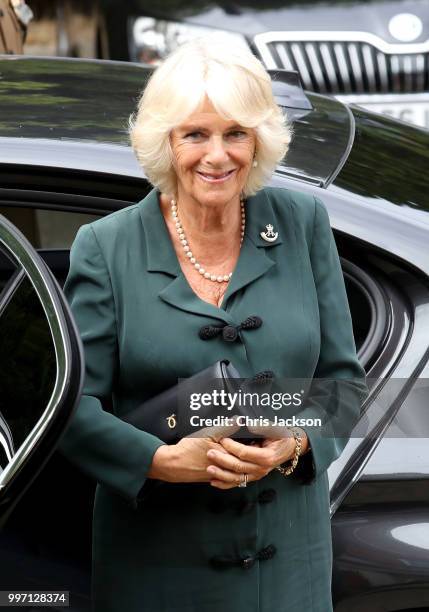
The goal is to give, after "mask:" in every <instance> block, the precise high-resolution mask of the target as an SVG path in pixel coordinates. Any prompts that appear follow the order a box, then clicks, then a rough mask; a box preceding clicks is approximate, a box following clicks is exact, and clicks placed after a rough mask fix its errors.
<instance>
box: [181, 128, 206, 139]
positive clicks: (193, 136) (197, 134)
mask: <svg viewBox="0 0 429 612" xmlns="http://www.w3.org/2000/svg"><path fill="white" fill-rule="evenodd" d="M203 136H204V134H203V133H202V132H200V131H198V130H195V131H193V132H188V133H187V134H185V138H187V139H188V140H198V139H199V138H202V137H203Z"/></svg>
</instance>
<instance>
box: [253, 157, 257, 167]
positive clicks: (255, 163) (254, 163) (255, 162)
mask: <svg viewBox="0 0 429 612" xmlns="http://www.w3.org/2000/svg"><path fill="white" fill-rule="evenodd" d="M252 166H253V167H254V168H256V167H257V166H258V160H257V159H254V160H253V164H252Z"/></svg>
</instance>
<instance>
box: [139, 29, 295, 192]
mask: <svg viewBox="0 0 429 612" xmlns="http://www.w3.org/2000/svg"><path fill="white" fill-rule="evenodd" d="M205 96H207V97H208V98H209V100H210V101H211V103H212V104H213V106H214V107H215V109H216V111H217V112H218V113H219V115H220V116H222V118H224V119H226V120H234V121H236V122H237V123H239V124H240V125H242V126H243V127H248V128H254V130H255V134H256V159H257V161H258V164H257V167H256V168H255V167H252V168H251V170H250V172H249V175H248V177H247V181H246V184H245V186H244V190H243V192H244V193H243V195H244V196H249V195H253V194H255V193H256V192H257V191H258V190H259V189H261V188H262V187H263V186H264V184H266V182H267V181H268V180H269V179H270V177H271V175H272V173H273V171H274V169H275V167H276V165H277V164H278V163H279V162H280V161H281V160H282V159H283V157H284V156H285V155H286V152H287V150H288V146H289V143H290V140H291V130H290V128H289V126H288V124H287V122H286V118H285V116H284V114H283V113H282V111H281V109H280V108H279V106H278V105H277V104H276V102H275V100H274V97H273V92H272V86H271V79H270V77H269V75H268V73H267V72H266V70H265V68H264V67H263V65H262V63H261V62H260V61H259V60H258V59H257V58H256V57H255V56H254V55H253V54H252V53H251V52H250V50H248V49H246V48H245V47H244V46H243V47H241V46H238V45H235V44H234V45H231V44H230V43H225V42H219V41H217V40H213V39H210V38H209V39H196V40H193V41H191V42H188V43H186V44H184V45H182V46H180V47H179V48H178V49H177V50H176V51H174V52H173V53H171V55H169V56H168V57H167V59H166V60H165V61H164V62H163V63H162V64H161V65H160V66H159V67H158V68H157V69H156V70H155V72H154V73H153V74H152V76H151V78H150V79H149V81H148V84H147V86H146V88H145V90H144V92H143V95H142V96H141V98H140V100H139V103H138V107H137V111H136V113H134V114H133V115H132V116H131V117H130V125H129V133H130V138H131V144H132V147H133V150H134V153H135V155H136V157H137V159H138V161H139V163H140V165H141V166H142V168H143V170H144V172H145V174H146V176H147V178H148V179H149V181H150V182H151V183H152V184H153V185H154V186H155V187H158V188H159V189H160V191H161V192H163V193H167V194H175V193H176V188H177V179H176V173H175V171H174V168H173V152H172V150H171V146H170V132H171V130H172V129H173V128H175V127H177V126H178V125H179V124H181V123H182V122H183V121H185V120H186V119H187V118H188V117H189V116H190V115H191V114H192V113H193V112H194V111H195V110H196V109H197V108H198V107H199V106H200V104H201V103H202V102H203V100H204V97H205Z"/></svg>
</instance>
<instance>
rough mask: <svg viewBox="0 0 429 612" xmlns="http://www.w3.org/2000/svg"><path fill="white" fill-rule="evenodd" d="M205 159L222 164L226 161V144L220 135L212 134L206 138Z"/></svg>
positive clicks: (208, 161) (211, 162)
mask: <svg viewBox="0 0 429 612" xmlns="http://www.w3.org/2000/svg"><path fill="white" fill-rule="evenodd" d="M205 161H206V162H207V163H209V164H212V165H222V164H224V163H225V162H226V161H228V151H227V144H226V143H225V142H224V140H223V138H222V137H221V136H218V135H213V136H212V137H211V138H210V139H209V140H208V142H207V149H206V154H205Z"/></svg>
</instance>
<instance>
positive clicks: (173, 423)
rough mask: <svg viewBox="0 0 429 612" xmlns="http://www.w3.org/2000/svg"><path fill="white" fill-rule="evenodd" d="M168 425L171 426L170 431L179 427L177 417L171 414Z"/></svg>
mask: <svg viewBox="0 0 429 612" xmlns="http://www.w3.org/2000/svg"><path fill="white" fill-rule="evenodd" d="M167 425H168V426H169V428H170V429H174V428H175V427H176V425H177V421H176V415H175V414H174V412H173V414H170V416H169V417H167Z"/></svg>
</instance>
